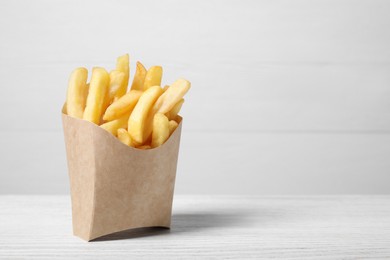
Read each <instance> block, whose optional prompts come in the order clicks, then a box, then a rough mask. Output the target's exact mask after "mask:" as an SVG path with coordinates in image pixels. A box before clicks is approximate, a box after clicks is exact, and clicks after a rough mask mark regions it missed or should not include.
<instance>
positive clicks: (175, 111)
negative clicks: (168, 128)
mask: <svg viewBox="0 0 390 260" xmlns="http://www.w3.org/2000/svg"><path fill="white" fill-rule="evenodd" d="M183 103H184V98H182V99H180V100H179V102H177V103H176V104H175V105H174V106H173V108H172V109H171V110H169V111H168V112H167V113H165V115H166V116H167V117H168V119H169V120H174V119H175V118H176V116H177V115H178V114H179V112H180V109H181V107H182V106H183Z"/></svg>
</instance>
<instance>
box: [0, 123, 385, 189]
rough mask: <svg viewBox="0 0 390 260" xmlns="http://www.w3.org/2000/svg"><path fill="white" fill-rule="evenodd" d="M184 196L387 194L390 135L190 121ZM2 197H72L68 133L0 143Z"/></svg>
mask: <svg viewBox="0 0 390 260" xmlns="http://www.w3.org/2000/svg"><path fill="white" fill-rule="evenodd" d="M181 142H182V143H181V149H180V155H179V164H178V172H177V182H176V191H177V192H178V193H187V194H188V193H190V194H191V193H193V194H199V193H201V194H231V193H233V194H237V193H239V194H349V193H352V194H370V193H380V194H387V193H388V192H389V190H390V182H389V174H388V169H390V161H389V156H390V135H387V134H385V135H372V134H353V135H350V134H331V133H330V134H318V133H316V134H298V133H295V134H288V133H280V134H275V133H251V132H247V133H220V132H215V133H213V132H211V133H203V132H192V131H187V129H186V125H185V124H184V130H183V133H182V140H181ZM0 153H1V154H2V164H1V171H2V174H0V193H3V194H4V193H6V194H9V193H11V194H12V193H18V194H23V193H33V194H42V193H45V194H47V193H49V194H57V193H61V194H64V193H68V190H69V187H68V176H67V168H66V155H65V148H64V141H63V136H62V133H61V132H45V133H41V132H30V133H24V132H7V133H2V138H1V139H0Z"/></svg>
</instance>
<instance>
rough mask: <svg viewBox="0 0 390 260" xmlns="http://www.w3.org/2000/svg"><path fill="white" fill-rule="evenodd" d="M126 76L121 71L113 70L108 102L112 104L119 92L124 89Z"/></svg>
mask: <svg viewBox="0 0 390 260" xmlns="http://www.w3.org/2000/svg"><path fill="white" fill-rule="evenodd" d="M125 77H126V74H125V73H124V72H122V71H119V70H112V71H111V72H110V87H109V91H108V99H107V100H108V101H109V103H111V102H112V101H113V100H114V98H115V95H116V93H117V92H118V90H119V89H120V88H121V87H122V85H123V84H124V82H125Z"/></svg>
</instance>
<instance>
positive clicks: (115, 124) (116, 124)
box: [100, 114, 130, 136]
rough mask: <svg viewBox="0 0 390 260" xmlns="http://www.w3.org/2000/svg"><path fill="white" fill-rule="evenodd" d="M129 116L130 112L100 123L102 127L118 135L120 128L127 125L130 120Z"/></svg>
mask: <svg viewBox="0 0 390 260" xmlns="http://www.w3.org/2000/svg"><path fill="white" fill-rule="evenodd" d="M129 116H130V114H127V115H124V116H122V117H121V118H118V119H115V120H113V121H110V122H107V123H104V124H102V125H100V127H101V128H103V129H104V130H106V131H108V132H110V133H111V134H113V135H115V136H116V135H117V134H118V129H119V128H126V127H127V121H128V120H129Z"/></svg>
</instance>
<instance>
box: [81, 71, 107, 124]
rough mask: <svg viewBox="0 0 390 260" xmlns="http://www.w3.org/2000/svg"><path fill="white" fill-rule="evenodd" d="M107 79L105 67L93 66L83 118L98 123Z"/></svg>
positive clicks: (105, 94) (104, 97)
mask: <svg viewBox="0 0 390 260" xmlns="http://www.w3.org/2000/svg"><path fill="white" fill-rule="evenodd" d="M109 81H110V77H109V75H108V73H107V71H106V70H105V69H103V68H98V67H96V68H93V70H92V77H91V82H90V83H89V84H90V85H89V93H88V98H87V105H86V107H85V111H84V115H83V119H85V120H88V121H90V122H92V123H95V124H99V123H100V117H101V116H102V113H103V108H104V105H105V102H106V101H105V99H106V96H107V93H108V84H109Z"/></svg>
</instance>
